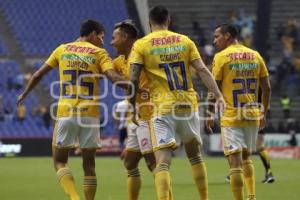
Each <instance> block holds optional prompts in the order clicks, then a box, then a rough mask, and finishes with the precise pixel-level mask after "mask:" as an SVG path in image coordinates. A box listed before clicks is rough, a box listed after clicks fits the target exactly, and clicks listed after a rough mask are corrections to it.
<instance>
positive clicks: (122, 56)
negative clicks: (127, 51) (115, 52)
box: [112, 55, 125, 64]
mask: <svg viewBox="0 0 300 200" xmlns="http://www.w3.org/2000/svg"><path fill="white" fill-rule="evenodd" d="M112 62H113V63H114V64H118V63H123V62H125V56H124V55H119V56H117V57H116V58H114V59H113V60H112Z"/></svg>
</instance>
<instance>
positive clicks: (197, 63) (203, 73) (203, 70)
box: [191, 58, 225, 113]
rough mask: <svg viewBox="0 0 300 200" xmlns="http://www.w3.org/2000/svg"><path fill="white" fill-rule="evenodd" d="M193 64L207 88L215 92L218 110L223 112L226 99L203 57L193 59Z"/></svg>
mask: <svg viewBox="0 0 300 200" xmlns="http://www.w3.org/2000/svg"><path fill="white" fill-rule="evenodd" d="M191 64H192V67H193V68H194V69H195V71H196V75H197V76H198V77H199V78H200V79H201V80H202V82H203V83H204V85H205V86H206V87H207V89H208V90H209V91H210V92H212V93H213V94H214V97H215V99H216V103H217V105H218V110H219V111H220V113H223V111H224V109H225V101H224V99H223V96H222V94H221V92H220V90H219V88H218V85H217V83H216V81H215V80H214V78H213V76H212V74H211V72H210V71H209V70H208V68H207V67H206V66H205V64H204V63H203V61H202V59H201V58H199V59H195V60H193V61H192V63H191Z"/></svg>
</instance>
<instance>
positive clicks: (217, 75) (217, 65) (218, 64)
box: [212, 54, 224, 81]
mask: <svg viewBox="0 0 300 200" xmlns="http://www.w3.org/2000/svg"><path fill="white" fill-rule="evenodd" d="M220 57H221V56H220V55H218V54H216V55H215V57H214V60H213V63H212V74H213V77H214V79H215V80H217V81H221V80H222V79H223V68H224V66H223V63H222V59H221V58H220Z"/></svg>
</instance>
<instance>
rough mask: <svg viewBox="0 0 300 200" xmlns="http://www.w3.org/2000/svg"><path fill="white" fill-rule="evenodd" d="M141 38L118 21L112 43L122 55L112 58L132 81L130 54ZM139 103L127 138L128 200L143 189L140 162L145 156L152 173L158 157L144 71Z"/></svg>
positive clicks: (135, 29) (116, 68)
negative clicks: (152, 137) (154, 143)
mask: <svg viewBox="0 0 300 200" xmlns="http://www.w3.org/2000/svg"><path fill="white" fill-rule="evenodd" d="M137 37H138V30H137V28H136V27H135V25H134V24H133V23H132V22H131V21H128V20H126V21H123V22H120V23H117V24H116V25H115V27H114V31H113V35H112V41H111V45H112V46H113V47H114V48H115V49H116V50H117V52H118V54H119V56H118V57H117V58H116V59H114V60H113V63H114V66H115V70H116V71H117V72H118V73H120V74H121V75H122V76H123V77H125V78H126V79H127V80H129V72H130V69H129V65H128V64H127V60H128V56H129V54H130V52H131V48H132V46H133V43H134V42H135V41H136V39H137ZM139 85H140V90H139V92H138V97H137V104H138V105H140V107H139V110H138V115H139V126H136V125H135V124H134V123H133V122H129V124H128V126H127V132H128V138H127V145H126V150H125V151H126V152H125V154H124V166H125V168H126V170H127V173H128V176H127V189H128V200H137V199H138V195H139V191H140V188H141V177H140V172H139V169H138V163H139V161H140V159H141V158H142V157H144V159H145V162H146V164H147V167H148V169H149V170H150V171H151V172H152V171H153V170H154V168H155V158H154V154H153V151H152V145H151V138H150V130H149V129H150V126H149V123H150V118H151V111H152V109H151V106H149V100H150V94H149V87H148V81H147V78H146V76H145V74H143V75H142V76H141V77H140V80H139Z"/></svg>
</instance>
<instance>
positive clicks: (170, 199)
mask: <svg viewBox="0 0 300 200" xmlns="http://www.w3.org/2000/svg"><path fill="white" fill-rule="evenodd" d="M173 199H174V198H173V189H172V177H171V176H170V191H169V200H173Z"/></svg>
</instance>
